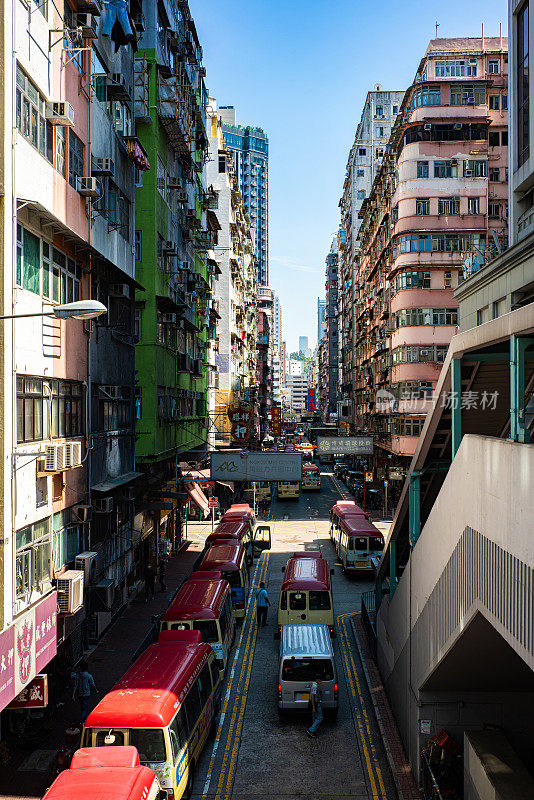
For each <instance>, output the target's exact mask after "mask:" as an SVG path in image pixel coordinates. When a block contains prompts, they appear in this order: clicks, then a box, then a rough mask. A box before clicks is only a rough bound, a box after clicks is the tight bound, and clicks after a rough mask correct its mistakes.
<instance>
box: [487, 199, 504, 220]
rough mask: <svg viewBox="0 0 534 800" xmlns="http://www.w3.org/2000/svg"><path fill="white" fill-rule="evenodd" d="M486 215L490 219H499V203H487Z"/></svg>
mask: <svg viewBox="0 0 534 800" xmlns="http://www.w3.org/2000/svg"><path fill="white" fill-rule="evenodd" d="M488 217H489V218H490V219H500V218H501V206H500V205H499V203H489V204H488Z"/></svg>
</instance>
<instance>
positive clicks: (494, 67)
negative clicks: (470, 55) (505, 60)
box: [488, 61, 499, 75]
mask: <svg viewBox="0 0 534 800" xmlns="http://www.w3.org/2000/svg"><path fill="white" fill-rule="evenodd" d="M488 72H489V74H490V75H498V74H499V62H498V61H490V62H489V64H488Z"/></svg>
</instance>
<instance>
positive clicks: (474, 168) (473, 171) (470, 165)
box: [464, 161, 487, 178]
mask: <svg viewBox="0 0 534 800" xmlns="http://www.w3.org/2000/svg"><path fill="white" fill-rule="evenodd" d="M486 168H487V162H486V161H464V176H465V177H466V178H485V177H486V171H487V170H486Z"/></svg>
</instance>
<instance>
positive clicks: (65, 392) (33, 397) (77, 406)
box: [17, 375, 84, 443]
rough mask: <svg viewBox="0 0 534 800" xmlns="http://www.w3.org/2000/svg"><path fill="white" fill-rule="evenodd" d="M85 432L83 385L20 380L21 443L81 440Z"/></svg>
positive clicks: (18, 407) (18, 438) (18, 409)
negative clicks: (71, 438) (60, 438)
mask: <svg viewBox="0 0 534 800" xmlns="http://www.w3.org/2000/svg"><path fill="white" fill-rule="evenodd" d="M50 422H51V423H52V430H50ZM83 431H84V419H83V400H82V384H81V383H78V382H75V381H57V380H45V379H43V378H32V377H28V376H25V375H18V376H17V441H18V442H19V443H20V442H33V441H43V440H45V441H46V440H47V439H51V438H52V439H54V438H58V437H70V436H80V435H81V434H82V433H83Z"/></svg>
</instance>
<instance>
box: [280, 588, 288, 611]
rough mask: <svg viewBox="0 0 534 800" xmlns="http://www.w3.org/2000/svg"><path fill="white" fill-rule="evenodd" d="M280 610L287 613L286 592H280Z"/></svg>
mask: <svg viewBox="0 0 534 800" xmlns="http://www.w3.org/2000/svg"><path fill="white" fill-rule="evenodd" d="M280 609H281V610H282V611H287V592H282V594H281V595H280Z"/></svg>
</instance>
